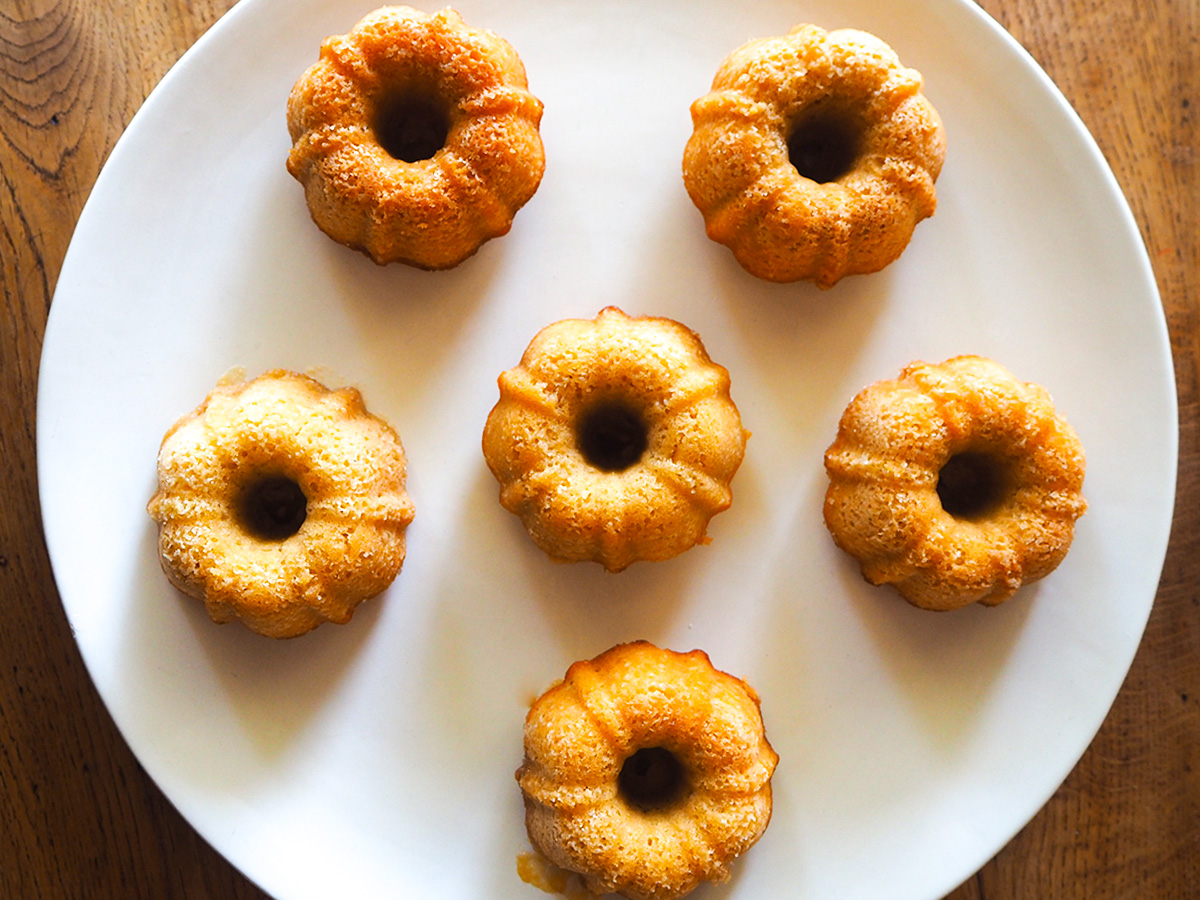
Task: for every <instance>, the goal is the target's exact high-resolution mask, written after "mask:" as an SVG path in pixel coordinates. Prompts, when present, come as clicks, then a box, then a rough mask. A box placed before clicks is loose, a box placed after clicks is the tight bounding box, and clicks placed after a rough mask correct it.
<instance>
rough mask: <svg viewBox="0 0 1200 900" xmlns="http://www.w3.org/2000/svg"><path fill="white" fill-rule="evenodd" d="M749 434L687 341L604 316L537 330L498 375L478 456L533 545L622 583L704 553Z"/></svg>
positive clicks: (696, 343) (675, 326) (638, 320)
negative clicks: (635, 570)
mask: <svg viewBox="0 0 1200 900" xmlns="http://www.w3.org/2000/svg"><path fill="white" fill-rule="evenodd" d="M747 436H748V433H747V432H745V431H743V430H742V421H741V417H740V416H739V415H738V410H737V407H736V406H735V405H734V403H733V401H732V400H731V399H730V397H729V373H728V372H727V371H726V370H725V369H724V368H723V367H722V366H719V365H717V364H716V363H714V362H713V361H712V360H711V359H709V356H708V353H707V352H705V349H704V345H703V344H702V343H701V341H700V337H699V336H698V335H697V334H696V333H695V332H693V331H690V330H689V329H687V328H685V327H684V326H683V325H680V324H679V323H678V322H674V321H672V320H670V319H663V318H654V317H649V316H643V317H631V316H627V315H626V314H625V313H623V312H622V311H621V310H619V309H617V308H616V307H611V306H610V307H608V308H607V309H604V310H602V311H601V312H600V314H599V315H598V316H597V317H596V318H595V319H590V320H588V319H567V320H564V321H561V322H556V323H554V324H553V325H549V326H547V327H546V328H544V329H542V331H541V332H539V333H538V335H537V336H536V337H535V338H534V339H533V341H532V342H531V343H530V345H529V347H528V349H526V351H525V354H524V356H523V357H522V358H521V363H520V365H518V366H517V367H516V368H515V369H509V370H508V371H507V372H504V373H503V374H502V375H501V376H500V400H499V402H498V403H497V404H496V406H495V408H494V409H493V410H492V412H491V415H489V416H488V420H487V425H486V427H485V428H484V432H483V455H484V458H485V459H486V460H487V464H488V467H489V468H490V469H491V470H492V474H493V475H495V476H496V478H497V480H498V481H499V482H500V502H501V504H502V505H503V506H504V508H505V509H507V510H509V511H510V512H512V513H515V514H516V515H518V516H520V518H521V521H522V522H523V523H524V524H525V527H526V529H527V530H528V531H529V534H530V536H531V537H532V538H533V540H534V542H535V543H536V544H537V545H538V546H539V547H541V548H542V549H543V550H544V551H546V553H548V554H550V556H552V557H554V558H556V559H562V560H571V561H576V560H595V561H596V562H599V563H602V564H603V565H604V567H605V568H607V569H608V570H609V571H612V572H619V571H620V570H622V569H624V568H625V567H626V566H628V565H629V564H630V563H633V562H636V561H637V560H643V559H645V560H662V559H668V558H669V557H672V556H675V555H677V554H679V553H682V552H683V551H684V550H687V549H688V548H690V547H692V546H694V545H695V544H697V543H707V542H708V539H707V538H706V536H705V531H706V529H707V527H708V521H709V519H711V518H712V517H713V516H714V515H715V514H717V513H719V512H721V511H722V510H725V509H728V508H729V504H730V502H731V499H732V494H731V492H730V489H729V482H730V479H732V478H733V475H734V473H735V472H736V471H737V469H738V466H740V465H741V462H742V456H743V454H744V453H745V449H746V438H747Z"/></svg>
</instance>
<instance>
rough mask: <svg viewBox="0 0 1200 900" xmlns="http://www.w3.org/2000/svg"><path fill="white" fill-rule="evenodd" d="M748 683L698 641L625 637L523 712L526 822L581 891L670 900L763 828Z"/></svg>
mask: <svg viewBox="0 0 1200 900" xmlns="http://www.w3.org/2000/svg"><path fill="white" fill-rule="evenodd" d="M778 760H779V757H778V756H777V755H776V753H775V751H774V750H773V749H772V748H771V745H770V744H769V743H768V742H767V738H766V735H765V734H764V732H763V722H762V717H761V714H760V711H759V698H758V694H756V693H755V691H754V689H753V688H752V687H750V686H749V685H748V684H746V683H745V682H744V681H741V680H740V679H738V678H735V677H734V676H732V675H728V674H726V673H724V672H721V671H718V670H717V669H715V668H713V666H712V664H711V663H710V662H709V659H708V656H707V655H706V654H705V653H704V651H702V650H693V651H692V652H691V653H676V652H674V651H671V650H660V649H659V648H658V647H655V646H654V645H653V644H649V643H646V642H645V641H638V642H636V643H632V644H621V645H618V646H616V647H613V648H612V649H610V650H608V651H606V652H604V653H602V654H600V655H599V656H597V657H596V658H595V659H593V660H591V661H586V662H577V663H574V664H573V665H572V666H571V667H570V668H569V669H568V670H567V674H566V679H565V680H564V681H562V682H559V683H558V684H556V685H554V686H553V687H551V688H550V689H549V690H548V691H546V693H544V694H543V695H542V696H541V697H539V698H538V699H537V700H536V701H535V702H534V704H533V706H532V707H531V708H530V710H529V714H528V716H527V717H526V719H525V759H524V761H523V763H522V764H521V767H520V769H518V770H517V781H518V782H519V784H520V785H521V792H522V794H523V795H524V799H525V827H526V830H527V831H528V833H529V839H530V841H531V842H532V843H533V845H534V847H535V848H537V850H538V851H539V852H540V853H542V854H543V855H544V856H545V857H546V858H548V859H549V860H550V861H551V862H552V863H554V864H555V865H557V866H561V867H562V868H564V869H568V870H570V871H572V872H578V873H580V874H581V875H582V876H583V878H584V880H585V882H586V885H587V888H588V890H591V891H594V892H595V893H597V894H603V893H608V892H610V891H615V892H617V893H620V894H623V895H624V896H626V897H629V898H631V900H673V898H676V897H682V896H683V895H684V894H686V893H688V892H689V891H691V890H692V889H693V888H695V887H696V886H697V885H699V884H700V883H701V882H703V881H713V882H722V881H726V880H727V879H728V878H729V866H730V864H731V863H732V862H733V860H735V859H736V858H737V857H738V856H740V855H741V854H742V853H744V852H745V851H746V850H748V849H749V848H750V847H751V846H752V845H753V844H754V843H755V842H756V841H757V840H758V839H759V838H760V837H761V836H762V834H763V832H764V831H765V830H766V827H767V823H768V822H769V821H770V819H771V775H772V773H773V772H774V770H775V765H776V763H777V762H778Z"/></svg>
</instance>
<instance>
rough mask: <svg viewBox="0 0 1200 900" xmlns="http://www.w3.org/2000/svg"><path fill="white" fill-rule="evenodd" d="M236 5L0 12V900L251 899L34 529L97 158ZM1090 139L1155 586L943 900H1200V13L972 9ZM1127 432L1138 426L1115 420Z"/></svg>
mask: <svg viewBox="0 0 1200 900" xmlns="http://www.w3.org/2000/svg"><path fill="white" fill-rule="evenodd" d="M230 5H231V4H230V2H229V0H192V2H184V0H154V2H149V0H79V2H76V0H3V2H0V296H2V300H3V312H2V317H0V479H2V480H0V604H2V606H0V609H2V612H3V619H2V622H3V627H2V628H0V663H2V664H3V669H2V670H0V897H3V898H44V900H50V898H97V900H104V898H122V900H127V898H176V897H182V898H210V900H235V898H236V900H250V898H262V897H263V896H264V895H263V894H262V893H261V892H260V891H258V890H257V889H256V888H255V887H254V886H253V885H251V884H250V883H249V882H248V881H247V880H246V879H245V878H244V877H243V876H242V875H240V874H239V873H238V872H237V871H236V870H234V869H233V868H232V867H231V866H230V865H229V864H228V863H226V862H225V861H224V860H223V859H222V858H221V857H220V856H219V855H218V854H216V853H215V852H214V851H213V850H212V849H210V848H209V847H208V846H207V845H206V844H205V842H204V841H203V840H202V839H201V838H200V837H199V836H198V835H197V834H196V833H195V832H194V831H193V830H192V829H191V827H189V826H188V824H187V823H186V822H184V821H183V819H182V818H181V817H180V816H179V815H178V813H176V812H175V810H174V809H173V808H172V806H171V805H170V803H169V802H168V801H167V800H166V799H165V798H164V797H163V795H162V794H161V793H160V792H159V790H158V789H157V788H156V787H155V785H154V784H153V782H151V780H150V779H149V778H148V777H147V776H146V774H145V773H144V772H143V771H142V769H141V768H140V767H139V765H138V763H137V760H136V759H135V758H134V757H133V755H132V753H131V752H130V750H129V749H128V747H126V745H125V743H124V742H123V740H122V739H121V736H120V734H119V733H118V732H117V730H116V728H115V727H114V725H113V723H112V721H111V719H110V718H109V716H108V713H107V712H106V710H105V708H104V706H103V704H102V703H101V701H100V699H99V697H98V696H97V694H96V691H95V689H94V688H93V686H92V683H91V681H90V680H89V678H88V675H87V673H86V671H85V670H84V667H83V663H82V661H81V659H80V656H79V653H78V651H77V649H76V646H75V643H74V641H73V639H72V636H71V631H70V628H69V627H68V625H67V621H66V618H65V615H64V613H63V610H62V607H61V605H60V602H59V599H58V595H57V593H56V591H55V588H54V581H53V578H52V575H51V571H50V565H49V561H48V559H47V555H46V549H45V545H44V543H43V539H42V534H41V528H40V513H39V508H38V496H37V487H36V479H35V474H36V468H35V466H36V458H35V446H34V415H35V399H36V394H37V369H38V359H39V355H40V350H41V343H42V336H43V332H44V329H45V325H46V316H47V312H48V310H49V307H50V301H51V297H52V295H53V291H54V284H55V280H56V279H57V277H58V273H59V268H60V266H61V265H62V261H63V256H64V254H65V253H66V249H67V245H68V242H69V241H70V238H71V232H72V229H73V227H74V224H75V221H76V219H77V218H78V216H79V213H80V211H81V209H82V206H83V203H84V200H85V199H86V198H87V195H88V192H89V191H90V190H91V187H92V185H93V183H94V182H95V180H96V177H97V175H98V173H99V171H100V167H101V165H102V164H103V163H104V160H105V158H106V157H107V155H108V153H109V152H110V151H111V150H112V147H113V144H114V143H115V141H116V140H117V138H118V137H119V136H120V134H121V132H122V130H123V129H124V127H125V126H126V125H127V124H128V122H129V120H130V118H131V117H132V116H133V114H134V112H135V111H136V110H137V108H138V106H139V105H140V104H141V103H142V101H143V100H144V99H145V97H146V95H147V94H148V93H149V91H150V90H151V89H152V88H153V87H154V85H155V84H156V83H157V82H158V80H159V79H160V78H161V77H162V75H163V74H164V73H165V72H166V70H167V69H168V68H169V67H170V66H171V64H172V63H173V62H174V61H175V60H176V59H178V58H179V56H180V55H181V54H182V53H183V52H184V51H185V50H186V49H187V48H188V47H189V46H190V45H191V44H192V43H193V42H194V41H195V40H196V38H197V37H199V36H200V35H201V34H202V33H203V32H204V31H205V30H206V29H207V28H208V27H209V26H210V25H211V24H212V23H213V22H214V21H215V20H216V19H217V18H218V17H219V16H220V15H221V14H222V13H223V12H224V11H225V9H227V8H228V7H229V6H230ZM982 5H983V6H984V8H985V9H987V11H988V12H989V13H991V14H992V15H993V16H994V17H995V18H997V19H998V20H999V21H1000V22H1001V23H1002V24H1003V25H1004V26H1005V27H1007V28H1008V29H1009V30H1010V31H1011V32H1012V33H1013V34H1014V35H1015V36H1016V37H1017V39H1018V40H1019V41H1020V42H1021V43H1022V44H1023V45H1024V46H1025V47H1026V48H1027V49H1028V50H1029V51H1030V52H1031V53H1032V54H1033V56H1034V57H1035V58H1036V59H1037V60H1038V61H1039V62H1040V63H1041V65H1042V66H1043V67H1044V68H1045V69H1046V70H1047V71H1048V72H1049V74H1050V76H1051V77H1052V78H1053V79H1054V81H1055V82H1056V83H1057V84H1058V86H1059V87H1060V88H1061V89H1062V91H1063V92H1064V93H1065V94H1066V96H1067V98H1068V100H1070V102H1071V103H1072V104H1073V105H1074V107H1075V109H1076V110H1078V112H1079V114H1080V116H1081V117H1082V118H1083V120H1084V122H1085V123H1086V124H1087V126H1088V127H1089V128H1090V129H1091V131H1092V133H1093V134H1094V135H1095V137H1096V140H1097V141H1098V142H1099V144H1100V147H1101V149H1102V150H1103V152H1104V154H1105V156H1106V157H1107V158H1108V161H1109V163H1110V165H1111V166H1112V168H1113V170H1114V172H1115V173H1116V177H1117V180H1118V181H1119V182H1120V184H1121V187H1122V188H1123V189H1124V191H1125V193H1126V195H1127V197H1128V198H1129V202H1130V205H1131V206H1132V208H1133V213H1134V216H1135V218H1136V220H1137V223H1138V225H1139V227H1140V229H1141V233H1142V236H1143V238H1144V239H1145V242H1146V245H1147V248H1148V250H1149V254H1150V259H1151V262H1152V263H1153V266H1154V271H1155V274H1156V276H1157V279H1158V285H1159V288H1160V290H1161V293H1162V302H1163V307H1164V309H1165V312H1166V316H1167V321H1168V325H1169V329H1170V334H1171V343H1172V348H1173V350H1174V355H1175V372H1176V378H1177V384H1178V392H1179V404H1180V448H1179V450H1180V457H1179V480H1178V495H1177V501H1178V502H1177V508H1176V514H1175V521H1174V527H1173V531H1172V537H1171V544H1170V549H1169V552H1168V556H1167V561H1166V566H1165V569H1164V571H1163V576H1162V582H1161V585H1160V587H1159V591H1158V596H1157V599H1156V603H1155V606H1154V610H1153V613H1152V615H1151V618H1150V622H1149V626H1148V629H1147V631H1146V635H1145V638H1144V640H1143V642H1142V645H1141V648H1140V650H1139V652H1138V655H1137V658H1136V660H1135V661H1134V664H1133V667H1132V670H1131V671H1130V673H1129V676H1128V678H1127V680H1126V682H1125V685H1124V687H1123V689H1122V690H1121V693H1120V695H1119V696H1118V697H1117V700H1116V703H1115V705H1114V706H1113V709H1112V712H1111V713H1110V715H1109V716H1108V718H1107V720H1106V722H1105V724H1104V726H1103V728H1102V729H1101V731H1100V734H1099V735H1098V737H1097V738H1096V740H1095V742H1094V743H1093V744H1092V746H1091V747H1090V748H1089V750H1088V751H1087V753H1086V754H1085V755H1084V757H1083V759H1082V760H1081V761H1080V763H1079V764H1078V766H1077V767H1076V768H1075V770H1074V771H1073V772H1072V773H1071V775H1070V776H1069V777H1068V778H1067V780H1066V782H1065V784H1063V786H1062V787H1061V788H1060V789H1059V791H1058V792H1057V793H1056V794H1055V795H1054V797H1053V798H1052V799H1051V800H1050V802H1049V803H1048V804H1047V805H1046V807H1045V808H1044V809H1043V810H1042V811H1041V812H1040V813H1039V814H1038V815H1037V817H1036V818H1034V820H1033V821H1032V822H1031V823H1030V824H1029V825H1028V826H1027V827H1026V828H1025V829H1023V830H1022V831H1021V832H1020V834H1018V835H1017V837H1016V838H1015V839H1014V840H1013V841H1012V842H1011V843H1010V844H1009V845H1008V846H1006V847H1004V848H1003V849H1002V850H1001V851H1000V852H999V853H998V854H997V856H996V857H995V858H994V859H993V860H992V861H991V862H989V863H988V864H987V865H986V866H985V867H984V868H983V869H982V870H981V871H980V872H978V873H977V874H976V875H974V876H973V877H972V878H971V879H969V880H968V881H967V882H966V883H965V884H964V885H962V886H961V887H960V888H959V889H957V890H956V891H955V892H954V893H953V894H952V895H950V898H949V900H984V898H986V900H1029V898H1039V900H1044V898H1055V900H1060V898H1063V900H1065V898H1077V900H1106V898H1113V900H1116V898H1139V900H1147V898H1163V900H1166V898H1179V900H1184V898H1193V897H1200V577H1198V576H1200V475H1198V466H1200V435H1198V433H1197V429H1198V427H1200V416H1198V415H1197V400H1198V397H1197V391H1198V388H1200V379H1198V372H1197V366H1198V363H1200V213H1198V210H1200V167H1198V150H1197V148H1198V147H1200V3H1198V2H1197V0H1148V2H1141V0H1137V2H1135V0H984V2H983V4H982ZM1130 414H1131V415H1132V414H1136V412H1131V413H1130Z"/></svg>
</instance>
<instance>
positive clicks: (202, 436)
mask: <svg viewBox="0 0 1200 900" xmlns="http://www.w3.org/2000/svg"><path fill="white" fill-rule="evenodd" d="M405 465H406V464H405V457H404V450H403V448H402V447H401V446H400V440H399V438H398V437H397V436H396V433H395V432H394V431H393V430H392V429H391V428H390V427H388V425H387V424H386V423H385V422H383V421H382V420H381V419H379V418H377V417H375V416H373V415H371V414H370V413H369V412H367V410H366V408H365V407H364V406H363V402H362V397H361V395H360V394H359V392H358V391H357V390H354V389H353V388H344V389H342V390H337V391H330V390H327V389H326V388H325V387H324V386H322V385H321V384H320V383H318V382H316V381H314V380H313V379H311V378H309V377H307V376H305V375H297V374H295V373H292V372H285V371H280V370H277V371H272V372H267V373H266V374H265V375H262V376H261V377H259V378H257V379H255V380H254V381H251V382H248V383H241V384H219V385H218V386H217V387H216V389H215V390H213V391H212V393H210V394H209V395H208V397H207V399H205V401H204V403H202V404H201V405H200V407H199V408H198V409H196V410H195V411H194V412H192V413H189V414H188V415H186V416H184V417H183V418H182V419H180V420H179V421H178V422H176V423H175V425H174V426H172V428H171V429H170V431H168V432H167V434H166V437H164V438H163V442H162V447H161V448H160V450H159V454H158V492H157V493H156V494H155V495H154V497H153V498H152V499H151V500H150V505H149V512H150V515H151V516H152V517H153V518H154V520H155V521H156V522H157V523H158V525H159V539H158V546H159V554H160V561H161V563H162V567H163V570H164V571H165V572H166V573H167V577H168V578H170V580H171V582H172V583H173V584H174V585H175V586H176V587H178V588H179V589H180V590H181V591H183V592H184V593H185V594H189V595H190V596H192V597H196V598H198V599H200V600H203V601H204V604H205V606H206V607H207V608H208V614H209V616H210V617H211V618H212V620H213V621H214V622H227V621H229V620H230V619H233V618H237V619H240V620H241V621H242V622H243V623H245V624H246V625H247V626H248V627H249V628H251V629H252V630H254V631H256V632H258V633H259V634H263V635H266V636H268V637H275V638H287V637H296V636H297V635H301V634H304V633H305V632H307V631H311V630H312V629H313V628H316V627H317V626H318V625H320V624H321V623H322V622H326V621H329V622H337V623H339V624H340V623H345V622H347V621H349V620H350V617H351V615H353V613H354V608H355V607H356V606H357V605H358V604H359V603H360V602H361V601H363V600H365V599H367V598H368V597H373V596H375V595H376V594H378V593H379V592H380V591H382V590H383V589H384V588H386V587H387V586H388V585H389V584H391V583H392V580H393V579H394V578H395V577H396V574H397V573H398V572H399V571H400V566H401V565H402V564H403V562H404V530H405V528H407V527H408V524H409V522H411V521H412V518H413V508H412V504H411V503H410V502H409V500H408V495H407V494H406V493H405V490H404V480H405Z"/></svg>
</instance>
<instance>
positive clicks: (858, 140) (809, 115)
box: [787, 106, 863, 184]
mask: <svg viewBox="0 0 1200 900" xmlns="http://www.w3.org/2000/svg"><path fill="white" fill-rule="evenodd" d="M862 131H863V129H862V124H861V123H860V122H859V120H858V118H857V117H856V116H854V115H853V114H852V113H850V112H849V111H847V110H844V109H837V108H833V107H827V106H822V107H819V108H816V109H812V110H809V111H808V112H806V113H805V114H804V115H802V116H801V118H800V119H799V121H797V122H796V124H795V125H794V126H793V127H792V133H791V135H790V136H789V137H788V144H787V146H788V159H789V160H790V161H791V163H792V165H793V166H795V168H796V171H797V172H799V173H800V174H801V175H803V176H804V177H805V178H808V179H811V180H812V181H816V182H818V183H820V184H824V183H826V182H830V181H837V180H838V179H839V178H841V177H842V176H843V175H845V174H847V173H848V172H849V171H850V170H851V169H853V168H854V164H855V163H856V162H857V161H858V156H859V153H860V152H861V149H862Z"/></svg>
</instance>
